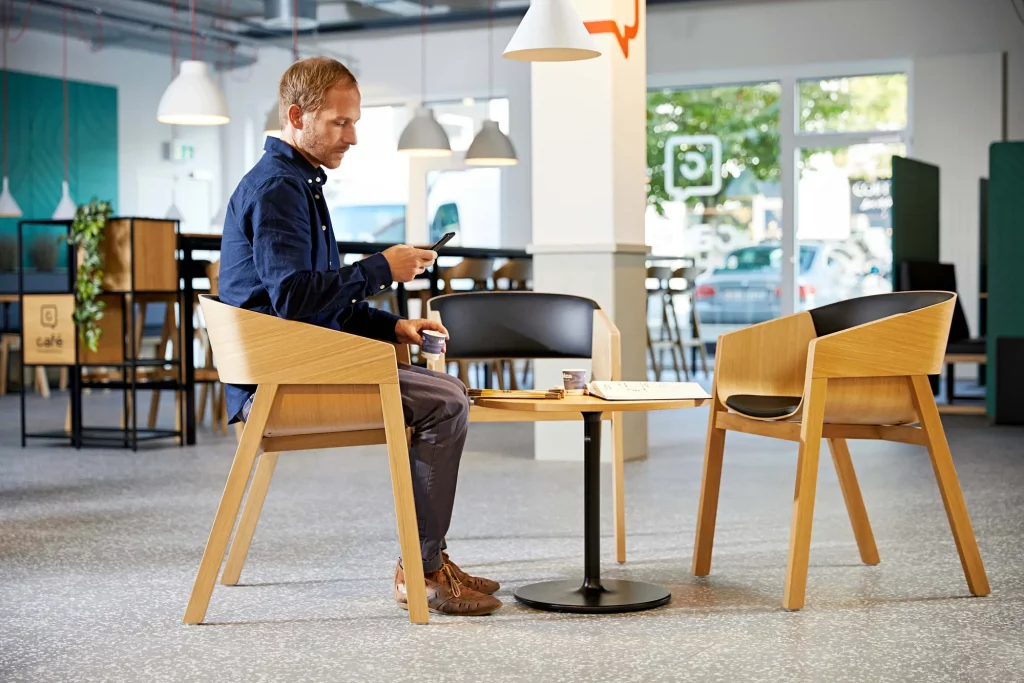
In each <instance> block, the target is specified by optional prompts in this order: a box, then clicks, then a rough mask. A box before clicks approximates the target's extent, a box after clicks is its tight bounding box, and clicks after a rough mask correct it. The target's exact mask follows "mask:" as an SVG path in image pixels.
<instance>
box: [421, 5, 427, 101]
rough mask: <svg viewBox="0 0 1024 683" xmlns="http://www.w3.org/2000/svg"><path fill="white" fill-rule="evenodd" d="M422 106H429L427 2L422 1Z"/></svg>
mask: <svg viewBox="0 0 1024 683" xmlns="http://www.w3.org/2000/svg"><path fill="white" fill-rule="evenodd" d="M420 1H421V3H422V4H420V93H421V97H420V106H423V107H426V106H427V0H420Z"/></svg>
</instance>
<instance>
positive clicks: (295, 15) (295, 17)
mask: <svg viewBox="0 0 1024 683" xmlns="http://www.w3.org/2000/svg"><path fill="white" fill-rule="evenodd" d="M292 61H293V62H297V61H299V0H292Z"/></svg>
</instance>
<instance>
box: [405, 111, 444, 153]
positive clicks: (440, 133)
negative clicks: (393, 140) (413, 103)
mask: <svg viewBox="0 0 1024 683" xmlns="http://www.w3.org/2000/svg"><path fill="white" fill-rule="evenodd" d="M398 151H399V152H404V153H405V154H408V155H409V156H413V157H446V156H451V153H452V144H451V142H450V141H449V140H448V134H447V133H445V132H444V128H442V127H441V124H440V123H438V122H437V119H435V118H434V110H433V109H428V108H426V107H420V108H419V109H417V110H416V115H415V116H413V117H412V121H410V122H409V124H408V125H407V126H406V127H405V130H403V131H402V135H401V136H400V137H399V138H398Z"/></svg>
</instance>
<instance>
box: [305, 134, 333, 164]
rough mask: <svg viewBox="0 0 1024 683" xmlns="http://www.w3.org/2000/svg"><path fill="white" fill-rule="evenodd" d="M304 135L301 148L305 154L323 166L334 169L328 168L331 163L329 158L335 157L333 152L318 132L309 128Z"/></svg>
mask: <svg viewBox="0 0 1024 683" xmlns="http://www.w3.org/2000/svg"><path fill="white" fill-rule="evenodd" d="M304 133H305V135H303V136H302V146H303V148H304V151H305V152H306V154H308V155H310V156H311V157H313V158H314V159H316V160H317V161H319V162H320V164H321V165H323V166H327V167H328V168H335V166H328V164H330V163H333V159H331V157H332V156H334V155H335V151H334V150H333V149H331V148H330V147H329V146H328V145H327V143H326V142H324V139H323V138H322V137H321V136H320V134H319V132H318V131H316V130H315V129H313V128H312V127H310V128H309V129H307V130H306V131H304Z"/></svg>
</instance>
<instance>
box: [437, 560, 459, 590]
mask: <svg viewBox="0 0 1024 683" xmlns="http://www.w3.org/2000/svg"><path fill="white" fill-rule="evenodd" d="M441 573H442V574H443V575H444V576H446V577H448V583H450V584H451V586H452V594H453V595H454V596H455V597H457V598H458V597H461V596H462V582H461V581H459V577H458V576H456V575H455V571H454V570H453V569H452V566H451V565H450V564H448V563H447V562H445V563H444V564H442V565H441Z"/></svg>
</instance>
